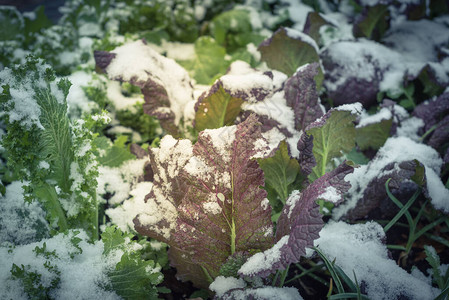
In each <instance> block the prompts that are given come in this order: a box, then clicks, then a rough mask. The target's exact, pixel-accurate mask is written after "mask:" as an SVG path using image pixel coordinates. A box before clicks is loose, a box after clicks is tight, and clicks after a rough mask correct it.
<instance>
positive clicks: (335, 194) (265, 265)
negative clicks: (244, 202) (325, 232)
mask: <svg viewBox="0 0 449 300" xmlns="http://www.w3.org/2000/svg"><path fill="white" fill-rule="evenodd" d="M352 171H353V168H352V167H351V166H349V165H347V164H346V163H343V164H341V165H340V166H338V167H337V168H336V169H335V170H333V171H331V172H329V173H326V174H325V175H324V176H322V177H320V178H318V179H317V180H315V181H314V182H313V183H311V184H310V185H309V186H307V188H306V189H304V190H303V191H301V192H300V191H294V192H292V194H291V195H290V196H289V198H288V199H287V203H286V205H285V206H284V209H283V210H282V214H281V216H280V218H279V221H278V223H277V229H276V241H277V243H276V244H275V245H274V246H273V247H272V248H270V249H268V250H266V251H264V252H262V253H257V254H255V255H253V256H252V257H250V258H249V259H248V260H247V262H246V263H245V264H244V265H243V266H242V267H241V268H240V270H239V274H240V275H244V276H262V277H267V276H268V275H270V274H271V273H274V272H276V271H278V270H283V269H285V268H287V267H288V266H289V265H290V264H291V263H296V262H299V260H300V258H301V256H304V255H305V254H306V248H308V247H311V246H313V241H314V240H315V239H317V238H318V237H319V232H320V231H321V229H322V228H323V226H324V222H323V219H322V216H321V214H320V211H319V205H318V204H317V202H316V201H317V200H319V199H325V200H329V201H332V202H334V203H339V202H341V201H342V200H343V195H344V194H345V193H346V192H347V191H348V189H349V188H350V186H351V185H350V184H349V183H348V182H346V181H345V180H344V178H345V176H346V175H347V174H349V173H351V172H352Z"/></svg>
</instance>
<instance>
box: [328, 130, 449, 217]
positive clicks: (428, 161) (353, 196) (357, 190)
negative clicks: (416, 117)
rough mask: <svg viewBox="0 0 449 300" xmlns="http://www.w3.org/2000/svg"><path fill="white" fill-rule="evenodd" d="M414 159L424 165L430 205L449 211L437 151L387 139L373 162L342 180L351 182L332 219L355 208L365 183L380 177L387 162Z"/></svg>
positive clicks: (408, 141) (402, 139)
mask: <svg viewBox="0 0 449 300" xmlns="http://www.w3.org/2000/svg"><path fill="white" fill-rule="evenodd" d="M414 159H417V160H418V161H419V162H420V163H422V164H423V165H424V166H425V170H426V178H427V180H426V182H427V191H428V193H429V196H430V197H431V203H432V205H433V206H434V207H435V208H437V209H440V210H443V211H445V212H449V190H447V189H446V188H445V187H444V185H443V183H442V182H441V179H440V178H439V174H440V171H441V166H442V164H443V160H442V159H441V158H440V156H439V154H438V152H437V151H436V150H435V149H433V148H432V147H430V146H427V145H424V144H420V143H417V142H415V141H413V140H411V139H410V138H407V137H391V138H389V139H388V140H387V141H386V142H385V144H384V146H383V147H382V148H380V149H379V151H378V152H377V154H376V156H375V157H374V159H372V160H371V161H370V162H369V163H368V164H367V165H361V166H360V167H358V168H355V169H354V173H352V174H349V175H347V176H346V177H345V179H346V180H349V181H350V183H351V188H350V190H349V192H348V197H347V198H346V201H345V202H344V203H343V204H341V205H340V206H338V207H335V208H334V209H333V211H332V213H333V217H334V218H335V219H339V218H341V217H342V216H343V215H345V214H346V213H347V212H348V211H349V210H350V209H352V208H354V207H355V206H356V205H357V202H358V200H360V199H361V198H362V197H363V193H364V191H365V189H366V187H367V186H368V184H369V183H370V182H371V181H372V180H373V179H374V178H376V177H380V176H382V175H383V174H382V172H381V170H382V169H383V168H384V167H385V166H386V165H388V164H390V163H395V164H396V166H398V165H399V163H401V162H404V161H409V160H414Z"/></svg>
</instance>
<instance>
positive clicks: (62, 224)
mask: <svg viewBox="0 0 449 300" xmlns="http://www.w3.org/2000/svg"><path fill="white" fill-rule="evenodd" d="M35 193H36V196H37V197H38V198H39V199H40V201H41V203H42V204H43V206H44V207H46V208H48V209H46V210H47V212H56V215H54V214H52V215H51V216H49V217H51V218H57V223H58V226H59V232H63V231H66V230H68V229H69V226H68V224H67V218H66V216H65V213H64V210H63V209H62V207H61V204H60V203H59V198H58V195H57V194H56V190H55V188H54V187H53V186H50V185H49V184H47V183H45V184H43V185H41V186H40V187H38V188H37V189H36V191H35ZM52 221H53V220H50V223H52Z"/></svg>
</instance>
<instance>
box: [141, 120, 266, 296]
mask: <svg viewBox="0 0 449 300" xmlns="http://www.w3.org/2000/svg"><path fill="white" fill-rule="evenodd" d="M261 140H262V141H263V137H262V135H261V132H260V125H259V123H258V121H257V119H256V117H255V116H250V117H249V118H248V119H247V120H246V121H245V122H243V123H241V124H239V125H235V126H231V127H223V128H219V129H215V130H205V131H202V132H201V133H200V135H199V137H198V142H197V143H196V144H195V145H194V146H193V148H192V152H191V154H190V157H189V155H185V157H186V158H187V160H184V159H183V160H182V161H180V160H179V157H180V156H183V154H180V153H178V154H176V153H174V152H176V151H177V148H178V146H177V145H178V144H179V143H181V142H183V140H180V141H175V140H174V141H171V142H170V143H171V144H172V148H171V149H170V148H169V147H168V148H166V149H164V150H162V149H152V150H151V152H152V153H151V163H152V166H153V170H154V173H155V181H154V187H153V191H152V192H151V193H150V195H149V196H148V197H147V198H148V199H147V201H148V202H151V201H154V200H157V201H159V200H158V199H160V202H159V203H158V206H161V202H162V201H168V200H170V211H172V212H173V218H172V219H170V220H167V219H165V220H161V221H160V222H157V223H156V224H154V225H148V224H145V215H143V214H142V215H139V216H138V217H137V218H136V219H135V220H134V222H135V225H136V226H135V228H136V230H137V231H138V232H140V233H141V234H144V235H147V236H152V237H158V236H159V237H160V234H159V232H158V231H160V230H161V229H164V230H165V229H169V231H168V232H169V234H167V235H165V236H164V238H163V239H162V240H163V241H165V242H166V243H167V244H168V245H170V250H169V258H170V260H171V265H172V266H174V267H176V268H177V270H178V274H177V276H178V278H180V279H182V280H191V281H192V282H193V283H194V284H195V285H196V286H199V287H204V288H207V286H208V284H209V283H210V282H211V281H212V280H213V278H215V277H216V276H218V274H219V271H220V266H221V265H222V264H223V263H224V262H225V261H226V259H227V258H228V257H229V256H230V255H232V254H234V253H235V252H239V251H263V250H266V249H267V248H268V247H270V246H271V245H272V244H273V235H272V234H271V232H272V230H269V229H270V228H272V224H271V209H270V208H269V207H267V206H266V205H263V203H264V201H265V198H266V196H267V195H266V191H265V190H263V189H262V188H260V187H261V186H263V185H264V176H263V171H262V169H260V168H259V166H258V164H257V161H256V160H255V159H252V157H253V156H255V155H256V154H257V153H258V152H259V151H261V150H263V149H261V148H263V147H261V145H260V141H261ZM162 142H164V140H162ZM162 142H161V147H163V146H164V145H163V143H162ZM189 143H190V142H189ZM265 143H266V142H265ZM155 153H156V154H155ZM172 160H174V161H175V163H174V164H173V161H172ZM168 161H170V164H165V162H168ZM162 174H165V178H166V180H162V179H161V178H162ZM175 174H176V175H175ZM172 175H173V176H172ZM157 191H160V192H161V193H162V192H163V194H164V197H161V198H157V197H158V192H157ZM154 214H158V215H161V214H162V213H161V212H160V211H158V209H157V208H156V210H155V212H154ZM249 220H250V222H249ZM267 232H268V234H267Z"/></svg>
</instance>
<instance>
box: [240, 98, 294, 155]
mask: <svg viewBox="0 0 449 300" xmlns="http://www.w3.org/2000/svg"><path fill="white" fill-rule="evenodd" d="M241 107H242V110H244V111H245V110H246V111H252V112H255V113H256V114H258V115H262V116H267V117H269V118H270V119H273V120H275V121H277V122H279V124H280V127H281V128H285V129H287V130H288V132H290V133H293V132H296V129H295V113H294V111H293V109H292V108H291V107H289V106H287V100H286V99H285V94H284V91H279V92H276V93H274V94H273V95H272V96H269V97H266V98H265V100H264V101H260V102H257V103H248V102H244V103H243V104H242V106H241ZM284 138H285V137H284ZM268 141H269V142H271V141H270V139H268ZM295 148H296V147H295Z"/></svg>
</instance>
